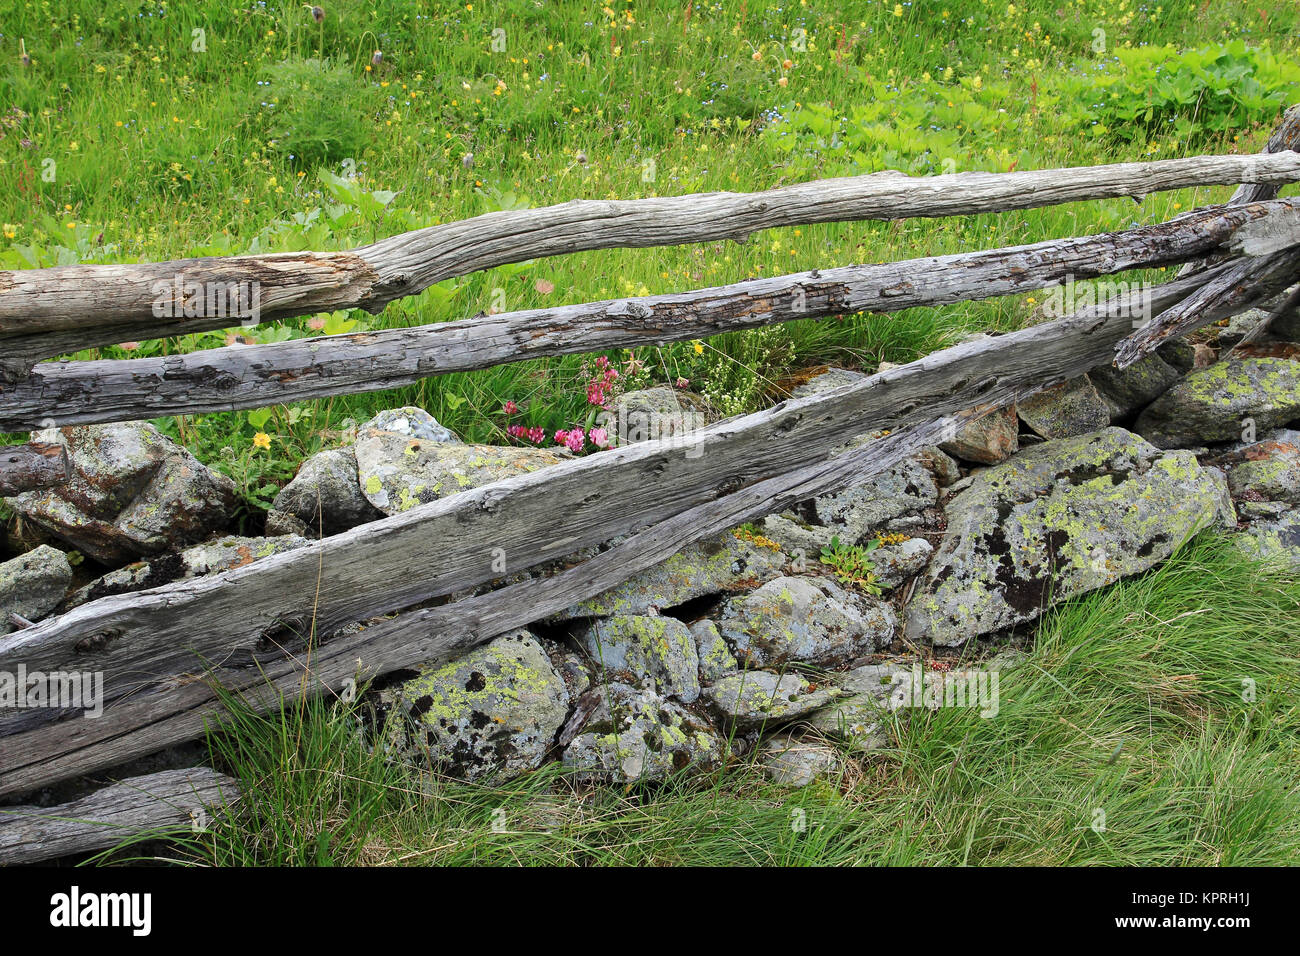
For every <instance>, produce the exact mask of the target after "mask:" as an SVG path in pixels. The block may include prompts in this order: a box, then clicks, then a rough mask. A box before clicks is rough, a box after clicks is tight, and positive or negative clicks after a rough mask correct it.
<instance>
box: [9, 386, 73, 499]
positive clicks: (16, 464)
mask: <svg viewBox="0 0 1300 956" xmlns="http://www.w3.org/2000/svg"><path fill="white" fill-rule="evenodd" d="M0 394H2V393H0ZM23 427H30V426H23ZM6 430H7V429H3V428H0V431H6ZM67 480H68V452H67V449H66V448H64V447H63V446H62V445H56V444H53V443H51V442H30V443H28V444H26V445H5V446H3V447H0V497H8V496H10V495H18V494H22V493H23V492H24V491H31V490H33V489H35V488H49V487H51V486H52V485H61V484H63V483H64V482H65V481H67Z"/></svg>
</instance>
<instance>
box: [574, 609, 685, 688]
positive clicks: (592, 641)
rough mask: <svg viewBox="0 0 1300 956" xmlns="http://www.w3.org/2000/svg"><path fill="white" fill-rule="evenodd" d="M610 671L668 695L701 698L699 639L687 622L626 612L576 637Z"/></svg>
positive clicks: (590, 625) (592, 624)
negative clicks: (627, 676) (696, 643)
mask: <svg viewBox="0 0 1300 956" xmlns="http://www.w3.org/2000/svg"><path fill="white" fill-rule="evenodd" d="M574 636H575V638H576V639H577V641H578V643H579V644H580V645H581V646H582V647H583V649H584V650H586V652H587V654H588V656H589V657H590V659H591V660H592V662H593V663H596V664H599V665H600V666H601V667H603V668H604V669H605V671H606V673H627V674H630V675H631V676H632V677H633V678H634V681H635V683H637V684H643V685H649V686H653V687H654V689H655V690H656V691H658V692H659V693H660V694H661V695H663V696H664V697H676V698H677V699H678V700H680V701H683V702H684V703H687V704H689V703H691V702H692V701H693V700H695V698H697V697H699V696H700V660H699V652H698V651H697V650H696V647H695V637H694V635H692V634H691V632H690V630H689V629H688V628H687V627H686V625H685V624H683V623H682V622H681V621H679V620H677V619H676V618H673V617H660V616H659V615H623V616H619V617H609V618H604V619H601V620H597V621H592V622H591V623H590V624H587V625H585V626H584V627H582V628H580V629H579V630H578V633H577V634H575V635H574Z"/></svg>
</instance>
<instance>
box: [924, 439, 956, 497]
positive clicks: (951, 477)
mask: <svg viewBox="0 0 1300 956" xmlns="http://www.w3.org/2000/svg"><path fill="white" fill-rule="evenodd" d="M916 460H917V462H918V463H919V464H920V465H921V466H922V467H924V468H926V469H928V470H929V472H930V474H932V475H934V480H935V481H937V482H938V483H939V487H940V488H946V487H948V486H949V485H951V484H952V483H953V482H956V481H960V480H961V467H960V466H959V465H958V464H957V461H956V459H954V458H953V457H952V456H951V455H949V454H948V453H947V452H945V451H943V450H942V449H940V448H939V447H938V446H937V445H927V446H925V447H924V448H922V449H921V450H920V451H919V452H917V454H916Z"/></svg>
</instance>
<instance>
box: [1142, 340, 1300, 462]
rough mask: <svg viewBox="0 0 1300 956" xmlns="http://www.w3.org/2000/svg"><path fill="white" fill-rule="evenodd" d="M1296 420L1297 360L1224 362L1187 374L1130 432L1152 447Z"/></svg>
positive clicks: (1299, 403)
mask: <svg viewBox="0 0 1300 956" xmlns="http://www.w3.org/2000/svg"><path fill="white" fill-rule="evenodd" d="M1297 417H1300V362H1293V361H1290V360H1288V359H1276V358H1228V359H1224V360H1223V361H1221V362H1216V363H1214V364H1213V365H1211V366H1209V367H1208V368H1203V369H1198V370H1196V371H1194V372H1191V373H1190V374H1188V375H1187V376H1186V377H1185V378H1183V379H1182V380H1181V381H1179V382H1178V383H1177V384H1176V385H1174V387H1173V388H1171V389H1169V391H1167V392H1165V393H1164V394H1163V395H1161V396H1160V398H1158V399H1156V401H1155V402H1153V403H1152V404H1151V405H1149V406H1148V407H1147V409H1146V410H1145V411H1144V412H1143V413H1142V414H1141V415H1140V416H1139V417H1138V420H1137V424H1136V425H1135V426H1134V431H1136V432H1137V433H1138V434H1140V435H1142V437H1144V438H1146V439H1147V440H1148V441H1149V442H1151V443H1152V444H1153V445H1155V446H1156V447H1158V448H1178V447H1181V446H1186V445H1201V444H1205V443H1207V442H1221V441H1234V440H1238V439H1240V438H1241V437H1242V431H1243V429H1244V428H1245V427H1246V426H1245V425H1244V424H1243V422H1244V421H1245V419H1247V418H1249V419H1252V420H1253V422H1254V428H1255V430H1256V432H1257V433H1263V432H1265V431H1267V430H1268V429H1270V428H1276V427H1278V426H1280V425H1285V424H1287V423H1288V422H1290V421H1292V420H1293V419H1295V418H1297Z"/></svg>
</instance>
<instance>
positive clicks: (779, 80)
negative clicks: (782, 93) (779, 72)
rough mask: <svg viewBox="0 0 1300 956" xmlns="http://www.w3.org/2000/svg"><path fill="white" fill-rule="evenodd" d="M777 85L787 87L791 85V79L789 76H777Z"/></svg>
mask: <svg viewBox="0 0 1300 956" xmlns="http://www.w3.org/2000/svg"><path fill="white" fill-rule="evenodd" d="M776 85H777V86H780V87H786V86H789V85H790V80H789V79H788V78H786V77H784V76H780V77H777V80H776Z"/></svg>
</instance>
